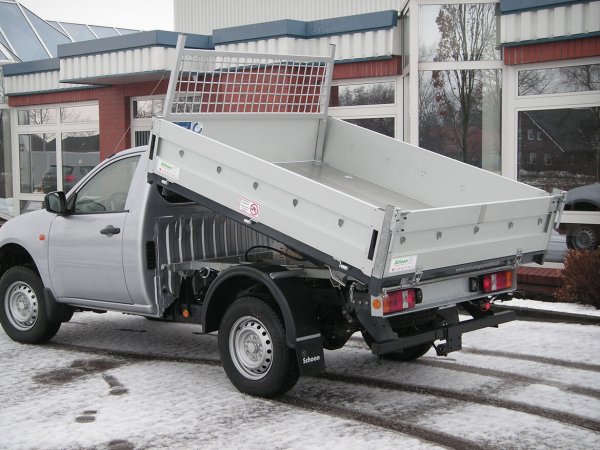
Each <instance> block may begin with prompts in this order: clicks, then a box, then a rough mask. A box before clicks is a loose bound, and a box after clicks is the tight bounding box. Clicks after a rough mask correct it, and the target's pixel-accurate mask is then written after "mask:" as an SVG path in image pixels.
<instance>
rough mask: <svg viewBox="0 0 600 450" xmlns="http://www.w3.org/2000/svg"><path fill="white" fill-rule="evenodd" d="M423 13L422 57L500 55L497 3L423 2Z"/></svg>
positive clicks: (459, 58) (450, 58) (485, 58)
mask: <svg viewBox="0 0 600 450" xmlns="http://www.w3.org/2000/svg"><path fill="white" fill-rule="evenodd" d="M419 13H420V14H419V61H489V60H499V59H500V51H499V50H497V49H496V4H494V3H466V4H458V5H423V6H421V7H420V10H419Z"/></svg>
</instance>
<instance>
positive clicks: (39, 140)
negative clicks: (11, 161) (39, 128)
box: [19, 133, 56, 193]
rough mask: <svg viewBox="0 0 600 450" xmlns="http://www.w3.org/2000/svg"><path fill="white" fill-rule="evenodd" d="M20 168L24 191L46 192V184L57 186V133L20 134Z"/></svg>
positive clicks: (22, 190)
mask: <svg viewBox="0 0 600 450" xmlns="http://www.w3.org/2000/svg"><path fill="white" fill-rule="evenodd" d="M52 166H54V167H55V169H54V170H52V169H51V167H52ZM19 170H20V176H21V192H22V193H32V192H44V190H43V187H42V185H44V184H45V185H48V184H51V185H52V184H53V185H54V186H56V135H55V134H53V133H38V134H35V133H34V134H20V135H19Z"/></svg>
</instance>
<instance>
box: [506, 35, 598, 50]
mask: <svg viewBox="0 0 600 450" xmlns="http://www.w3.org/2000/svg"><path fill="white" fill-rule="evenodd" d="M596 36H600V31H594V32H592V33H578V34H569V35H565V36H556V37H550V38H543V39H532V40H528V41H518V42H505V43H504V44H501V45H500V46H501V47H507V48H508V47H519V46H521V45H531V44H545V43H546V42H560V41H571V40H575V39H584V38H590V37H596Z"/></svg>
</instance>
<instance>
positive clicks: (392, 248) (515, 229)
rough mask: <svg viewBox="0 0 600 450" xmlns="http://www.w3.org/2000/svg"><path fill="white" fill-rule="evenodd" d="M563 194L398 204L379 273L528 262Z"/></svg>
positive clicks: (445, 271)
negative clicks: (412, 207)
mask: <svg viewBox="0 0 600 450" xmlns="http://www.w3.org/2000/svg"><path fill="white" fill-rule="evenodd" d="M561 198H562V197H561V195H555V196H551V195H548V196H544V197H539V198H529V199H520V200H511V201H502V202H493V203H485V204H476V205H465V206H455V207H445V208H433V209H422V210H417V211H403V210H400V209H397V208H396V209H394V211H393V213H392V220H391V223H390V230H391V236H390V243H389V248H388V252H387V255H386V256H385V265H384V266H383V267H382V269H383V273H382V274H381V275H382V276H383V278H390V277H396V276H399V275H405V274H411V273H415V272H416V273H421V274H422V275H420V276H421V278H422V279H427V278H433V277H442V276H452V275H456V274H460V273H468V272H474V271H479V270H485V269H487V268H493V267H497V266H500V265H506V264H507V260H508V261H509V262H508V264H515V263H518V262H519V261H521V260H522V261H523V262H528V261H531V260H532V259H533V257H534V256H536V255H543V254H544V253H545V252H546V249H547V247H548V242H549V239H550V234H551V232H552V229H553V226H554V221H555V215H556V212H557V210H558V209H559V208H560V207H561V206H562V202H561ZM382 256H383V255H382V253H378V258H381V257H382ZM380 267H381V266H380Z"/></svg>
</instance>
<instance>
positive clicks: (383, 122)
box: [344, 117, 396, 137]
mask: <svg viewBox="0 0 600 450" xmlns="http://www.w3.org/2000/svg"><path fill="white" fill-rule="evenodd" d="M344 120H345V121H346V122H349V123H353V124H354V125H358V126H359V127H363V128H367V129H369V130H372V131H377V132H378V133H381V134H385V135H386V136H389V137H394V136H395V135H396V133H395V120H394V118H393V117H370V118H366V119H344Z"/></svg>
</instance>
